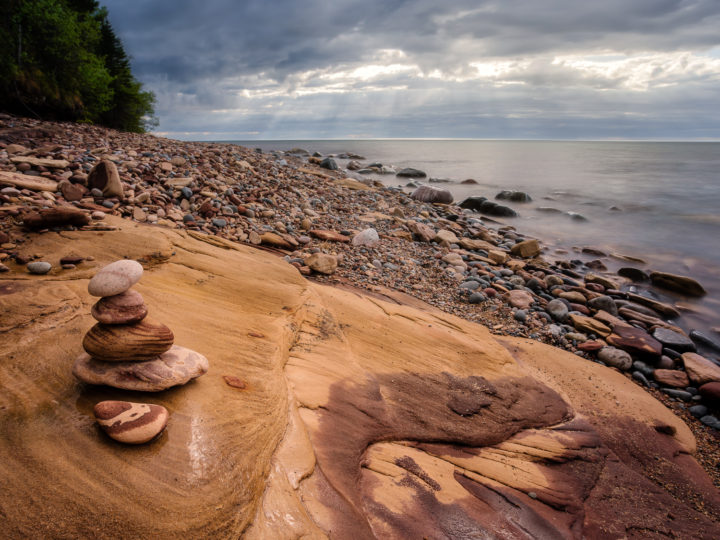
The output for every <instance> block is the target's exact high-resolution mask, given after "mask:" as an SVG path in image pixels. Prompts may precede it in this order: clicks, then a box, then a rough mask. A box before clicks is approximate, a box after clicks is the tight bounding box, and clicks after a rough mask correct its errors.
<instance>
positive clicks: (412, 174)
mask: <svg viewBox="0 0 720 540" xmlns="http://www.w3.org/2000/svg"><path fill="white" fill-rule="evenodd" d="M396 176H401V177H406V178H425V177H426V176H427V174H426V173H425V171H421V170H419V169H413V168H412V167H406V168H404V169H401V170H399V171H398V172H397V173H396Z"/></svg>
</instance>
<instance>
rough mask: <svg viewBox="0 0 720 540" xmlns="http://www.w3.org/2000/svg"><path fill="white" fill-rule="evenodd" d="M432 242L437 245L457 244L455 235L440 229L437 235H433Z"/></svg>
mask: <svg viewBox="0 0 720 540" xmlns="http://www.w3.org/2000/svg"><path fill="white" fill-rule="evenodd" d="M433 242H438V243H447V244H457V243H458V237H457V236H455V233H454V232H452V231H448V230H446V229H441V230H439V231H438V232H437V233H435V237H434V238H433Z"/></svg>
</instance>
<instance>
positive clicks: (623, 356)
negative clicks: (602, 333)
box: [598, 347, 632, 371]
mask: <svg viewBox="0 0 720 540" xmlns="http://www.w3.org/2000/svg"><path fill="white" fill-rule="evenodd" d="M598 360H602V361H603V362H605V363H606V364H607V365H608V366H612V367H616V368H618V369H621V370H623V371H627V370H628V369H630V367H632V357H631V356H630V355H629V354H628V353H627V352H625V351H622V350H620V349H616V348H615V347H603V348H602V349H600V351H598Z"/></svg>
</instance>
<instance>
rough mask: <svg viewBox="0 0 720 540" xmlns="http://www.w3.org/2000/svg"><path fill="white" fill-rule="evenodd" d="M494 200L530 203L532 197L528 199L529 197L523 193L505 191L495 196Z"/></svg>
mask: <svg viewBox="0 0 720 540" xmlns="http://www.w3.org/2000/svg"><path fill="white" fill-rule="evenodd" d="M495 198H496V199H498V200H504V201H512V202H518V203H527V202H531V201H532V197H530V195H528V194H527V193H525V192H524V191H511V190H507V189H506V190H503V191H501V192H500V193H498V194H497V195H495Z"/></svg>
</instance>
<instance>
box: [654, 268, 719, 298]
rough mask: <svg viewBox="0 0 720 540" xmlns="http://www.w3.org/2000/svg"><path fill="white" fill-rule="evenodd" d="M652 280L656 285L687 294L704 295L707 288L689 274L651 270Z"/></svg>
mask: <svg viewBox="0 0 720 540" xmlns="http://www.w3.org/2000/svg"><path fill="white" fill-rule="evenodd" d="M650 281H651V282H652V284H653V285H655V286H656V287H660V288H662V289H668V290H670V291H675V292H678V293H680V294H684V295H686V296H704V295H705V294H707V291H705V288H704V287H703V286H702V285H700V283H698V282H697V281H696V280H694V279H693V278H691V277H688V276H680V275H678V274H669V273H667V272H651V273H650Z"/></svg>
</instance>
